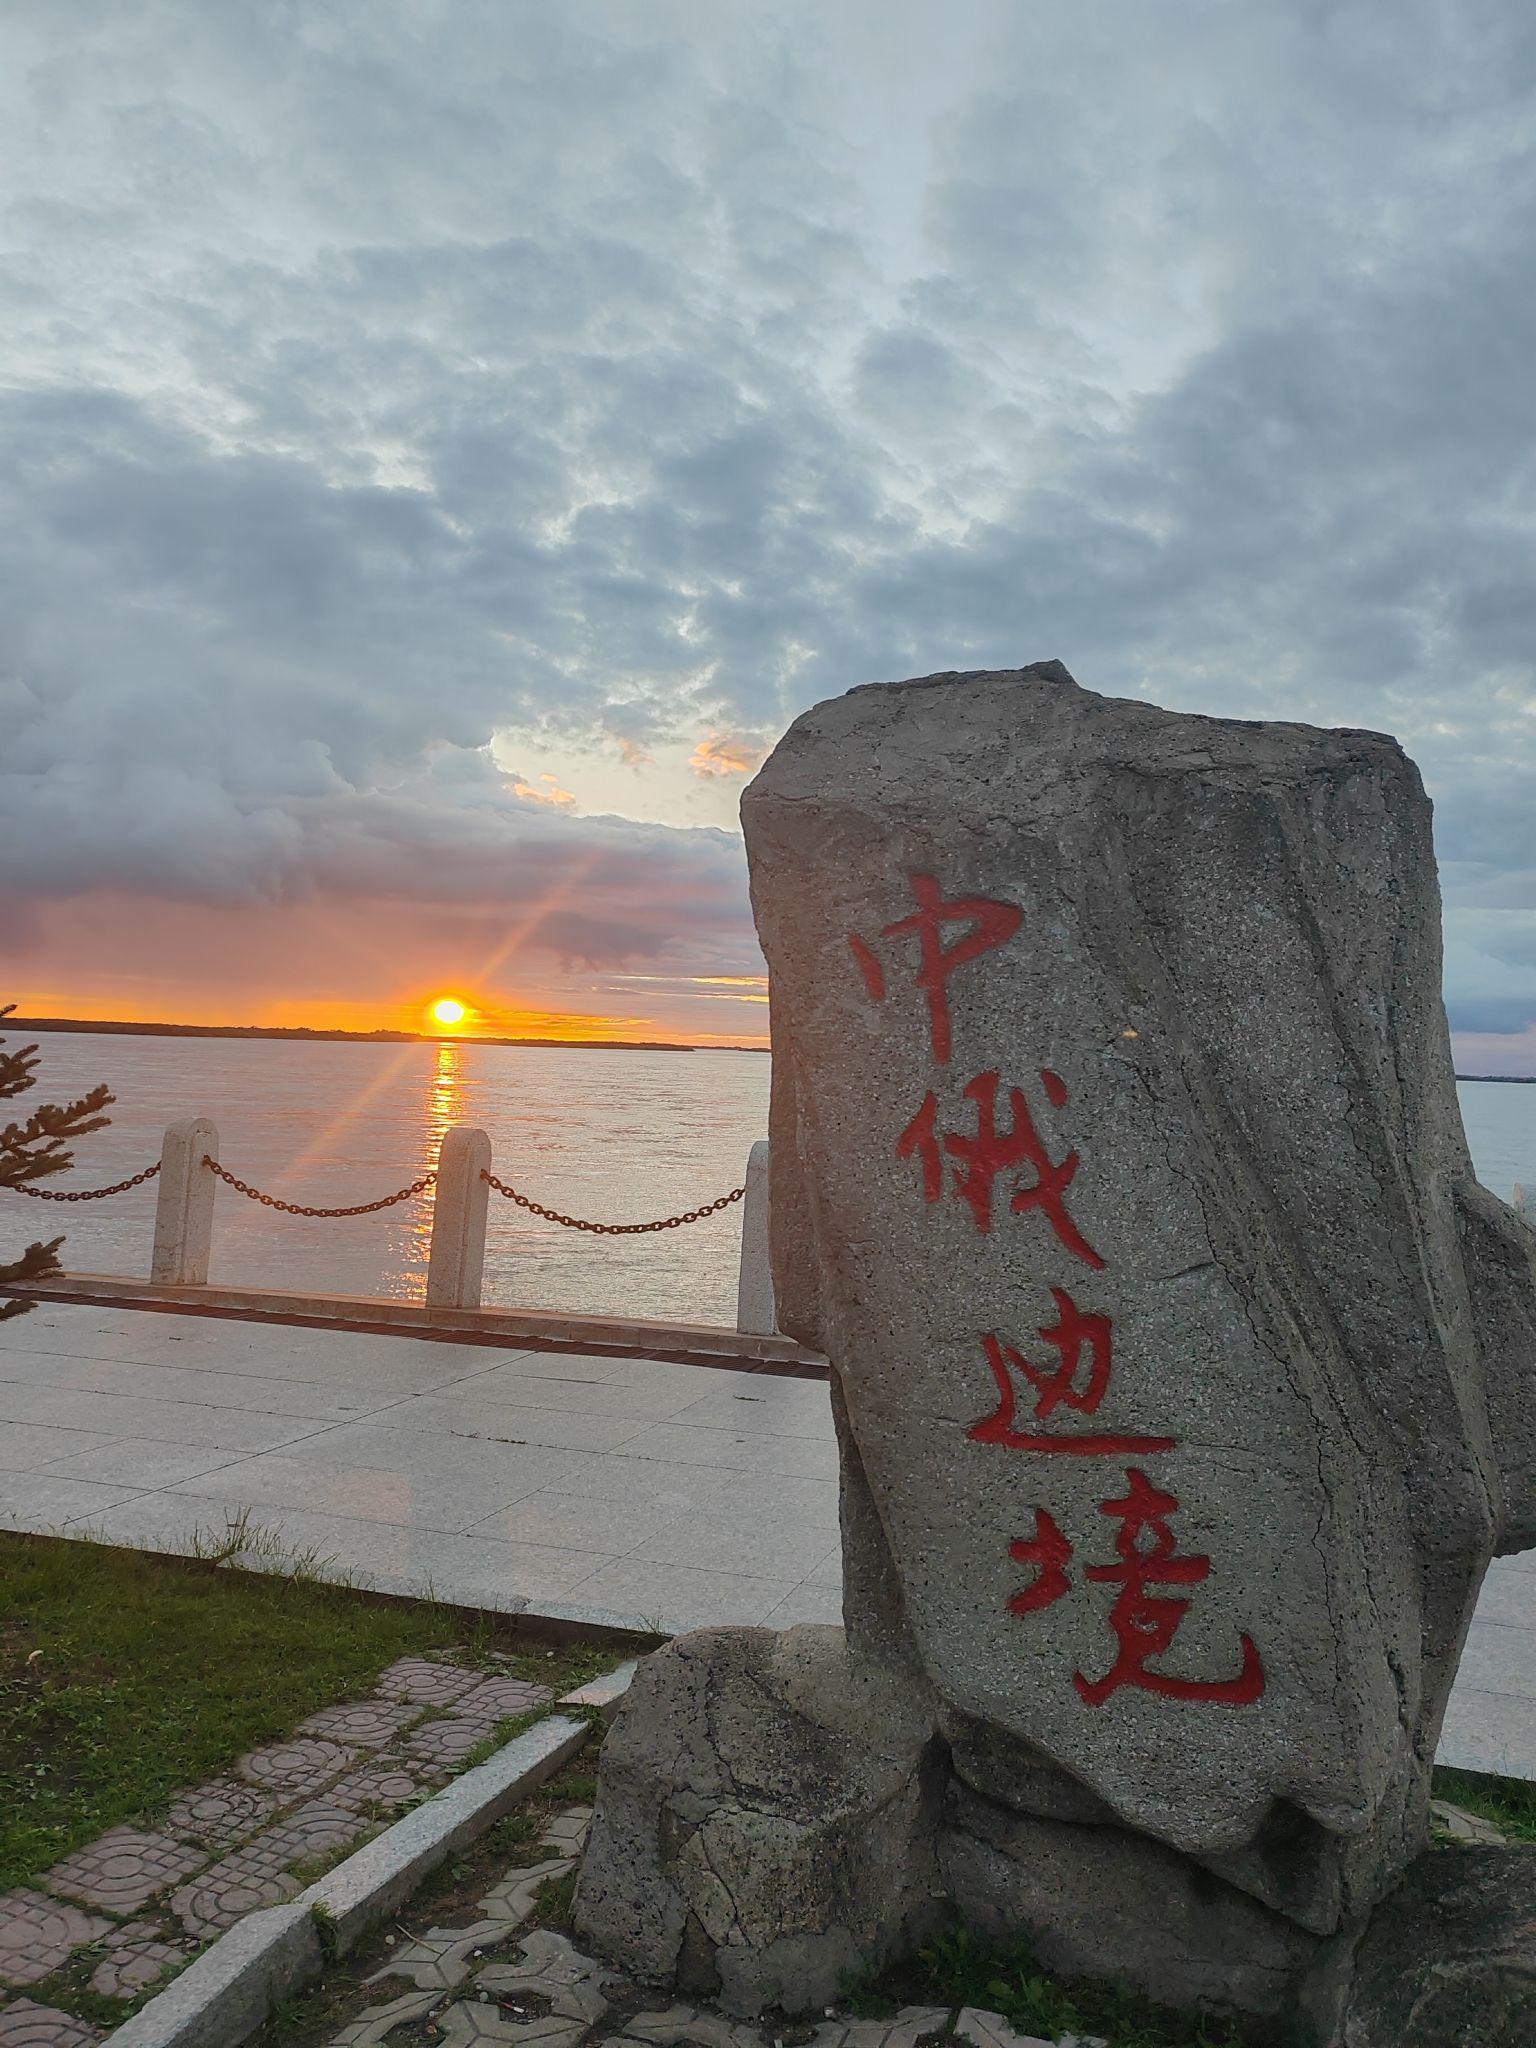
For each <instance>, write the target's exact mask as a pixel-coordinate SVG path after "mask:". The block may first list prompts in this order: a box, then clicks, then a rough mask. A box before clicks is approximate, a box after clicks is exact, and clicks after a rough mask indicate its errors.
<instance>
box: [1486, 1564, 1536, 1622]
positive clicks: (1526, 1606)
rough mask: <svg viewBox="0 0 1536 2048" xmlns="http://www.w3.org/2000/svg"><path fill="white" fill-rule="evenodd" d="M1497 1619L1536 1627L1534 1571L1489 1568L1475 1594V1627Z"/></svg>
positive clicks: (1535, 1577)
mask: <svg viewBox="0 0 1536 2048" xmlns="http://www.w3.org/2000/svg"><path fill="white" fill-rule="evenodd" d="M1484 1622H1498V1623H1503V1624H1504V1625H1505V1626H1510V1627H1514V1628H1536V1572H1528V1571H1503V1572H1501V1571H1498V1570H1490V1572H1489V1574H1488V1576H1487V1578H1486V1579H1484V1581H1483V1590H1482V1592H1481V1593H1480V1594H1479V1595H1478V1600H1477V1613H1476V1616H1475V1617H1474V1619H1473V1624H1472V1625H1473V1627H1474V1628H1476V1627H1478V1626H1480V1625H1481V1624H1482V1623H1484Z"/></svg>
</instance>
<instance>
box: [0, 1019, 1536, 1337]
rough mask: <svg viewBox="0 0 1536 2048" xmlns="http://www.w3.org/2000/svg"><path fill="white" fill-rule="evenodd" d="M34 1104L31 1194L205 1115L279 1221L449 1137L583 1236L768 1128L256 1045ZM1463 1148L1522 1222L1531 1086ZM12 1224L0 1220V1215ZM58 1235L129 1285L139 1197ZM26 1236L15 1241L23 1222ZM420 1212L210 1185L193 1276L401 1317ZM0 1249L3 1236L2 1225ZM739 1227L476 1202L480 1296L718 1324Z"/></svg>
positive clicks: (569, 1072)
mask: <svg viewBox="0 0 1536 2048" xmlns="http://www.w3.org/2000/svg"><path fill="white" fill-rule="evenodd" d="M41 1044H42V1055H43V1063H42V1067H41V1070H40V1081H39V1091H40V1092H39V1096H38V1099H40V1100H42V1099H46V1100H48V1101H57V1100H59V1099H60V1098H61V1097H63V1096H65V1095H69V1094H78V1093H81V1092H83V1091H84V1090H85V1089H86V1088H88V1087H89V1086H91V1084H92V1083H93V1082H96V1081H106V1082H108V1083H109V1084H110V1085H111V1087H112V1089H113V1091H114V1093H115V1094H116V1096H117V1104H116V1107H115V1108H114V1109H113V1111H112V1123H111V1124H110V1126H109V1127H108V1128H107V1129H106V1130H104V1131H102V1132H100V1133H99V1134H98V1135H97V1136H96V1137H94V1138H91V1139H88V1140H87V1141H86V1142H85V1144H84V1145H83V1146H81V1148H80V1150H79V1154H78V1161H77V1164H76V1166H75V1168H74V1169H73V1170H72V1172H71V1173H69V1174H68V1175H66V1176H63V1177H61V1178H60V1179H58V1180H56V1181H52V1182H50V1183H49V1185H50V1186H52V1187H74V1186H79V1187H99V1186H101V1185H102V1184H103V1183H105V1182H108V1181H112V1180H119V1179H122V1178H123V1177H124V1176H126V1175H127V1174H130V1173H135V1172H137V1171H138V1169H139V1168H140V1167H141V1166H145V1165H147V1164H148V1163H149V1162H150V1161H151V1160H152V1159H157V1158H158V1157H159V1155H160V1140H161V1136H162V1133H163V1132H164V1129H165V1126H166V1125H167V1124H168V1123H171V1122H173V1121H175V1119H177V1118H178V1117H184V1116H195V1115H204V1116H209V1117H211V1118H212V1119H213V1121H214V1122H215V1124H217V1126H218V1130H219V1150H220V1156H221V1158H222V1160H223V1162H224V1164H225V1165H226V1166H227V1167H228V1168H229V1170H230V1171H231V1172H232V1173H235V1174H238V1175H239V1177H240V1178H241V1179H242V1180H246V1181H250V1182H252V1183H253V1184H254V1185H255V1186H257V1187H261V1188H264V1189H267V1190H269V1191H270V1192H272V1193H275V1194H278V1195H281V1196H282V1197H283V1198H284V1199H285V1200H287V1201H294V1202H310V1203H317V1204H321V1205H326V1206H340V1205H343V1204H345V1203H348V1202H358V1201H370V1200H372V1199H373V1198H374V1197H375V1196H378V1195H381V1194H386V1193H388V1192H389V1191H390V1190H391V1189H394V1188H397V1187H401V1186H403V1185H404V1184H405V1183H407V1182H408V1181H412V1180H415V1179H416V1178H417V1176H418V1175H419V1174H421V1173H422V1172H423V1171H424V1170H425V1169H426V1168H427V1167H428V1166H430V1165H431V1164H432V1163H433V1161H434V1159H435V1157H436V1152H437V1144H438V1140H439V1138H440V1137H441V1136H442V1133H443V1132H444V1131H445V1130H446V1129H447V1128H448V1126H449V1125H450V1124H456V1123H468V1124H476V1125H478V1126H480V1127H481V1128H482V1129H484V1130H486V1131H489V1133H490V1135H491V1144H492V1147H493V1149H494V1162H493V1163H494V1167H495V1171H496V1172H497V1173H498V1174H499V1175H500V1176H501V1178H502V1179H503V1180H507V1181H510V1182H511V1183H512V1184H513V1186H515V1187H518V1188H520V1189H521V1190H522V1191H523V1192H524V1193H526V1194H529V1195H531V1196H532V1197H533V1199H534V1200H535V1201H538V1202H542V1203H544V1204H545V1205H546V1206H547V1207H549V1208H555V1209H562V1210H564V1211H565V1212H566V1213H567V1214H569V1215H574V1216H587V1217H591V1218H594V1219H595V1220H598V1221H601V1222H613V1223H629V1222H641V1221H644V1220H646V1219H648V1218H650V1217H654V1216H669V1215H672V1214H675V1213H676V1212H677V1211H678V1210H681V1209H692V1208H696V1207H697V1206H698V1205H699V1204H700V1203H702V1202H707V1201H711V1200H713V1198H714V1197H715V1196H716V1195H721V1194H724V1193H725V1192H726V1191H727V1189H729V1188H733V1187H735V1186H736V1185H737V1183H738V1182H739V1181H740V1180H741V1177H742V1172H743V1169H744V1167H745V1165H746V1157H747V1148H748V1147H749V1146H750V1145H751V1144H752V1143H753V1141H754V1140H755V1139H757V1138H761V1137H764V1136H765V1135H766V1134H767V1128H768V1076H769V1062H768V1059H767V1057H766V1056H765V1055H764V1054H761V1053H741V1052H696V1053H642V1052H584V1051H578V1050H576V1049H574V1048H572V1049H569V1050H567V1049H565V1048H549V1049H545V1048H537V1049H535V1048H520V1047H511V1046H491V1045H470V1044H444V1045H435V1046H434V1045H400V1046H379V1045H346V1044H332V1045H324V1044H322V1045H305V1044H294V1043H292V1042H291V1041H282V1040H273V1039H256V1040H247V1041H241V1040H237V1039H217V1038H214V1039H184V1038H182V1039H178V1038H111V1037H96V1036H94V1035H86V1034H84V1033H81V1034H79V1035H76V1034H73V1033H64V1032H58V1033H54V1032H50V1033H48V1034H47V1035H46V1036H45V1037H44V1038H43V1039H42V1041H41ZM1460 1093H1461V1104H1462V1115H1463V1117H1464V1119H1465V1122H1466V1129H1467V1141H1468V1143H1469V1145H1470V1146H1471V1148H1472V1156H1473V1158H1474V1160H1475V1161H1476V1162H1477V1169H1478V1173H1479V1176H1480V1177H1481V1179H1482V1180H1483V1182H1484V1183H1485V1185H1486V1186H1488V1187H1489V1188H1491V1189H1492V1190H1493V1192H1494V1193H1495V1194H1497V1195H1502V1196H1503V1197H1504V1198H1505V1199H1506V1200H1507V1199H1508V1198H1509V1196H1510V1193H1511V1191H1512V1190H1513V1188H1514V1185H1515V1183H1516V1182H1521V1183H1523V1185H1524V1186H1525V1188H1526V1189H1527V1191H1528V1194H1529V1196H1530V1198H1531V1199H1532V1201H1533V1203H1536V1086H1531V1087H1511V1086H1499V1085H1497V1084H1495V1083H1491V1082H1475V1081H1465V1082H1462V1083H1461V1087H1460ZM20 1206H21V1205H20V1203H19V1202H17V1201H15V1200H11V1201H9V1202H8V1204H7V1207H8V1209H17V1208H19V1207H20ZM30 1206H31V1210H32V1212H33V1214H35V1215H38V1216H41V1215H43V1214H45V1213H46V1215H47V1217H48V1220H49V1222H50V1223H51V1222H53V1220H54V1219H55V1218H58V1219H59V1222H58V1226H57V1227H59V1228H63V1229H66V1230H67V1233H68V1239H67V1243H66V1246H65V1250H64V1254H63V1256H64V1259H65V1262H66V1264H67V1265H69V1266H71V1267H73V1268H74V1269H75V1270H76V1271H81V1272H107V1273H114V1272H117V1273H138V1274H147V1273H148V1271H149V1247H150V1238H151V1234H152V1228H153V1218H154V1207H155V1200H154V1186H153V1183H151V1184H150V1186H149V1187H147V1188H136V1189H134V1190H133V1192H132V1193H130V1194H126V1195H118V1196H114V1197H113V1198H112V1199H111V1200H110V1201H106V1202H101V1203H92V1204H90V1205H89V1206H84V1207H80V1208H75V1207H74V1206H70V1207H69V1208H63V1209H61V1208H57V1207H52V1206H50V1207H49V1208H48V1209H47V1210H46V1211H45V1210H44V1205H43V1204H41V1203H35V1204H32V1205H30ZM28 1220H29V1221H30V1220H31V1217H30V1216H29V1218H28ZM431 1222H432V1204H431V1195H430V1192H429V1193H427V1194H425V1195H420V1196H417V1197H415V1198H414V1199H412V1200H411V1201H409V1202H403V1203H401V1204H400V1205H399V1207H397V1208H394V1209H387V1210H384V1211H383V1212H382V1213H380V1214H378V1215H373V1216H359V1217H355V1218H351V1219H345V1220H336V1221H327V1222H311V1221H308V1220H306V1219H304V1218H301V1217H291V1216H283V1215H281V1214H278V1213H277V1212H275V1211H273V1210H270V1209H264V1208H261V1207H260V1206H259V1205H258V1204H256V1203H255V1202H250V1201H247V1200H245V1199H244V1198H243V1197H242V1196H240V1195H237V1194H235V1193H234V1192H233V1191H232V1190H231V1189H228V1188H224V1187H221V1188H220V1189H219V1191H218V1196H217V1204H216V1208H215V1225H214V1254H213V1266H212V1272H211V1278H213V1279H214V1280H219V1281H225V1282H228V1283H245V1284H247V1285H250V1286H266V1287H289V1288H294V1289H298V1290H303V1291H309V1292H315V1293H326V1294H329V1293H336V1294H388V1295H394V1296H397V1297H399V1298H401V1299H404V1300H416V1299H419V1298H420V1296H421V1294H422V1291H423V1288H424V1286H425V1284H426V1260H427V1242H428V1236H429V1233H430V1230H431ZM7 1224H8V1228H7V1230H6V1239H7V1240H9V1238H10V1237H11V1236H12V1235H14V1226H13V1222H12V1219H11V1218H10V1217H9V1216H8V1217H7ZM740 1243H741V1208H740V1205H739V1204H738V1205H736V1206H735V1207H734V1208H731V1209H729V1210H726V1211H725V1212H723V1213H722V1214H721V1215H719V1216H712V1217H710V1218H708V1219H707V1220H706V1221H705V1222H703V1223H696V1224H692V1225H690V1226H688V1227H687V1228H685V1229H681V1230H671V1231H666V1232H664V1233H659V1234H657V1235H654V1236H650V1237H637V1238H594V1237H589V1236H588V1235H587V1234H586V1233H584V1232H577V1231H570V1230H561V1229H559V1228H558V1227H557V1226H555V1225H553V1224H546V1223H541V1222H540V1221H539V1220H538V1218H536V1217H533V1216H528V1215H526V1214H524V1212H523V1211H521V1210H519V1209H516V1208H514V1207H513V1205H512V1204H511V1203H509V1202H506V1201H503V1200H502V1199H501V1198H500V1197H499V1196H496V1195H494V1194H493V1195H492V1197H491V1218H490V1229H489V1233H488V1237H487V1242H486V1265H485V1298H486V1300H487V1301H497V1302H504V1303H507V1304H509V1305H516V1306H519V1307H527V1308H550V1309H570V1310H575V1311H578V1312H585V1313H587V1314H591V1315H641V1316H659V1317H666V1318H671V1319H676V1320H681V1321H688V1322H712V1323H726V1324H731V1323H734V1322H735V1320H736V1261H737V1254H738V1251H739V1248H740Z"/></svg>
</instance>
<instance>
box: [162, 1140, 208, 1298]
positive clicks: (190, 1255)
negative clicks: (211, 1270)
mask: <svg viewBox="0 0 1536 2048" xmlns="http://www.w3.org/2000/svg"><path fill="white" fill-rule="evenodd" d="M205 1154H206V1155H207V1156H208V1157H209V1158H210V1159H217V1158H218V1156H219V1134H218V1132H217V1131H216V1130H215V1129H214V1127H213V1125H212V1124H211V1123H210V1122H209V1121H208V1119H207V1117H205V1116H193V1117H188V1118H187V1120H186V1121H185V1122H184V1123H179V1124H172V1125H171V1127H170V1129H169V1130H168V1131H167V1132H166V1134H165V1143H164V1144H163V1145H162V1146H161V1148H160V1178H159V1184H158V1190H157V1196H156V1201H155V1246H154V1250H153V1252H152V1253H151V1254H150V1261H149V1277H150V1279H151V1280H161V1281H166V1282H168V1283H170V1284H171V1285H174V1286H179V1287H204V1286H206V1285H207V1282H208V1255H209V1253H210V1251H211V1250H212V1248H213V1192H214V1189H215V1188H216V1187H217V1186H218V1182H217V1181H216V1180H215V1179H214V1177H213V1175H212V1174H211V1173H210V1172H209V1171H208V1169H207V1167H206V1166H204V1164H203V1157H204V1155H205Z"/></svg>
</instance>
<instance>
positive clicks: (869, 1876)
mask: <svg viewBox="0 0 1536 2048" xmlns="http://www.w3.org/2000/svg"><path fill="white" fill-rule="evenodd" d="M940 1775H941V1745H940V1744H939V1743H938V1742H937V1741H936V1740H935V1738H934V1735H933V1715H932V1710H931V1707H930V1705H929V1703H928V1701H927V1700H926V1698H925V1696H924V1694H923V1692H922V1691H921V1689H920V1688H913V1687H911V1686H908V1685H905V1684H902V1683H899V1682H893V1681H892V1679H891V1678H890V1677H889V1676H888V1674H887V1673H886V1672H884V1671H883V1670H882V1669H881V1668H880V1667H879V1666H877V1665H873V1664H870V1663H868V1662H866V1661H864V1660H855V1659H851V1658H849V1657H848V1656H847V1655H846V1653H845V1651H844V1647H843V1635H842V1630H841V1629H836V1628H812V1627H804V1628H795V1629H789V1630H787V1631H785V1632H784V1633H782V1634H781V1633H779V1632H777V1631H775V1630H770V1629H760V1628H724V1629H701V1630H700V1631H699V1632H698V1633H697V1634H694V1635H690V1636H684V1637H681V1638H680V1639H679V1640H678V1641H676V1642H674V1643H671V1644H669V1645H668V1646H667V1648H665V1649H663V1650H659V1651H657V1652H656V1654H655V1655H654V1656H652V1657H650V1658H648V1659H647V1660H646V1662H645V1663H644V1664H643V1665H642V1666H641V1668H640V1670H639V1672H638V1673H637V1674H636V1677H635V1680H634V1683H633V1685H632V1686H631V1687H630V1691H629V1694H628V1697H627V1698H626V1700H625V1702H624V1705H623V1707H622V1709H621V1710H620V1712H619V1714H618V1716H617V1718H616V1720H615V1722H614V1725H613V1728H612V1730H611V1732H610V1734H609V1736H608V1739H607V1741H606V1742H605V1744H604V1746H603V1756H602V1773H601V1780H600V1791H599V1798H598V1802H597V1811H596V1814H595V1816H594V1819H593V1823H592V1833H591V1837H590V1840H589V1843H588V1847H587V1853H586V1858H585V1860H584V1862H583V1864H582V1870H581V1878H580V1882H579V1884H578V1887H577V1892H576V1900H575V1909H574V1911H575V1924H576V1927H577V1929H578V1930H579V1932H580V1933H582V1934H583V1935H585V1936H586V1937H587V1938H588V1939H589V1940H590V1941H591V1942H592V1944H593V1945H594V1947H596V1948H597V1949H599V1950H600V1951H601V1953H602V1954H603V1955H605V1956H607V1957H609V1958H610V1959H611V1960H612V1961H613V1962H615V1963H618V1964H619V1965H620V1966H621V1967H622V1968H624V1969H627V1970H628V1971H630V1972H631V1973H632V1974H633V1975H635V1976H637V1977H640V1978H642V1979H644V1980H647V1981H650V1982H664V1983H672V1984H675V1985H676V1986H677V1987H678V1988H679V1989H680V1990H682V1991H685V1992H689V1993H692V1994H694V1995H696V1996H705V1997H711V1998H716V1999H718V2001H719V2002H720V2004H721V2005H723V2006H724V2008H725V2009H726V2011H727V2012H734V2013H743V2014H751V2013H757V2012H761V2011H762V2010H763V2009H764V2008H765V2007H768V2006H782V2007H784V2008H785V2009H786V2010H788V2011H801V2010H805V2009H808V2008H812V2007H818V2008H819V2007H821V2006H824V2005H826V2004H827V2003H828V2001H829V2000H830V1999H832V1998H834V1997H835V1996H836V1995H837V1992H838V1988H839V1986H840V1984H841V1982H842V1980H843V1979H844V1978H845V1977H848V1976H851V1975H854V1974H856V1973H857V1972H859V1971H860V1970H862V1969H864V1968H865V1967H866V1966H868V1965H871V1964H874V1965H878V1964H879V1963H880V1962H881V1961H883V1960H884V1958H885V1957H886V1956H888V1955H889V1954H890V1953H891V1952H892V1950H893V1949H894V1948H896V1947H897V1946H898V1945H900V1944H901V1943H902V1942H903V1941H905V1940H906V1939H908V1938H909V1937H912V1936H914V1935H915V1934H917V1933H918V1932H919V1931H920V1930H921V1929H922V1928H923V1927H925V1926H927V1925H928V1924H930V1923H931V1921H932V1919H933V1917H934V1913H935V1909H936V1906H935V1902H936V1900H937V1897H938V1892H939V1887H938V1881H937V1876H936V1872H935V1868H934V1861H933V1807H934V1801H935V1797H936V1791H937V1783H938V1779H939V1777H940Z"/></svg>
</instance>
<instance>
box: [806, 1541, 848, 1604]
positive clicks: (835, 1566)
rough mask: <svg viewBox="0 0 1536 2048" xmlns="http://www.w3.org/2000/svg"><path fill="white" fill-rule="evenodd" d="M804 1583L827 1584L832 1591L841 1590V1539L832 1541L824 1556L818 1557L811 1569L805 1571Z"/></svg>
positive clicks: (837, 1591) (811, 1584)
mask: <svg viewBox="0 0 1536 2048" xmlns="http://www.w3.org/2000/svg"><path fill="white" fill-rule="evenodd" d="M805 1583H806V1584H807V1585H808V1586H829V1587H830V1588H831V1589H832V1591H833V1592H834V1593H840V1592H841V1591H842V1590H843V1546H842V1543H841V1541H839V1542H837V1543H834V1544H833V1546H832V1548H831V1549H830V1550H829V1551H828V1552H827V1554H826V1556H825V1557H823V1558H821V1559H819V1560H818V1562H817V1563H816V1564H815V1565H814V1566H813V1567H812V1569H811V1570H810V1571H808V1572H807V1573H806V1575H805Z"/></svg>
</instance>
